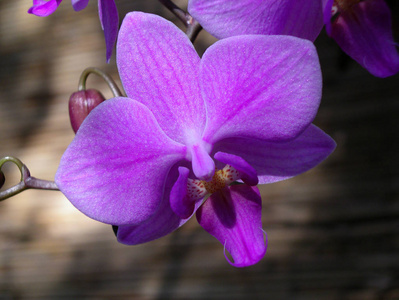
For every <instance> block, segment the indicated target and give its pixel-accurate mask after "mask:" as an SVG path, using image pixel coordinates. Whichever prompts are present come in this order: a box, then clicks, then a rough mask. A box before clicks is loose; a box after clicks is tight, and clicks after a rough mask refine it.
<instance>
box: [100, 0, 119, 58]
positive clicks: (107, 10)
mask: <svg viewBox="0 0 399 300" xmlns="http://www.w3.org/2000/svg"><path fill="white" fill-rule="evenodd" d="M98 15H99V17H100V22H101V27H102V29H103V30H104V37H105V45H106V48H107V55H106V58H107V62H109V60H110V58H111V55H112V50H113V48H114V46H115V43H116V38H117V36H118V25H119V17H118V9H117V8H116V4H115V1H114V0H98Z"/></svg>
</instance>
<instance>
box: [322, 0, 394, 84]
mask: <svg viewBox="0 0 399 300" xmlns="http://www.w3.org/2000/svg"><path fill="white" fill-rule="evenodd" d="M323 2H325V5H324V23H325V24H326V30H327V33H328V35H329V36H331V37H332V38H333V39H334V40H335V41H336V42H337V44H338V45H339V46H340V47H341V49H342V50H343V51H344V52H345V53H347V54H348V55H349V56H350V57H352V58H353V59H354V60H355V61H357V62H358V63H359V64H360V65H361V66H362V67H363V68H365V69H366V70H368V71H369V72H370V73H371V74H373V75H374V76H377V77H388V76H392V75H394V74H396V73H397V72H399V53H398V51H397V50H396V44H395V42H394V40H393V36H392V24H391V12H390V10H389V7H388V6H387V4H386V3H385V2H384V0H365V1H361V0H323Z"/></svg>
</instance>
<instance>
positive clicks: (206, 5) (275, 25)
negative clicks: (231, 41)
mask: <svg viewBox="0 0 399 300" xmlns="http://www.w3.org/2000/svg"><path fill="white" fill-rule="evenodd" d="M188 11H189V13H190V14H191V15H192V16H193V17H194V18H195V19H196V20H197V21H198V22H199V23H200V24H201V25H202V27H204V29H205V30H206V31H208V32H209V33H210V34H212V35H214V36H215V37H217V38H219V39H222V38H226V37H230V36H234V35H241V34H271V35H273V34H276V35H281V34H284V35H293V36H297V37H300V38H305V39H308V40H311V41H314V40H315V39H316V37H317V36H318V35H319V33H320V31H321V29H322V28H323V18H322V14H321V11H322V3H321V1H320V0H306V1H305V0H279V1H275V0H241V1H235V0H189V1H188Z"/></svg>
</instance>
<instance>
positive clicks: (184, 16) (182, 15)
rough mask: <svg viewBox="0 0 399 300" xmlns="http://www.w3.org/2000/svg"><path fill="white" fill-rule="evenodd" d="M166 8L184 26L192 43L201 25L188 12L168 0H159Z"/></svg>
mask: <svg viewBox="0 0 399 300" xmlns="http://www.w3.org/2000/svg"><path fill="white" fill-rule="evenodd" d="M159 2H161V3H162V4H163V5H164V6H165V7H166V8H167V9H169V10H170V11H171V12H172V13H173V14H174V15H175V16H176V17H177V18H178V19H179V20H180V21H182V22H183V24H184V26H186V35H187V37H188V38H189V39H190V41H191V42H192V43H193V42H194V41H195V39H196V38H197V36H198V34H199V33H200V31H201V29H202V27H201V25H200V24H199V23H198V22H197V20H195V19H194V18H193V17H192V16H191V15H190V14H189V13H188V12H186V11H184V10H182V9H181V8H180V7H178V6H177V5H176V4H174V3H173V2H172V1H170V0H159Z"/></svg>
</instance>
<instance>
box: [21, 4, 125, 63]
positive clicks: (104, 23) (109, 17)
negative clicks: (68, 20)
mask: <svg viewBox="0 0 399 300" xmlns="http://www.w3.org/2000/svg"><path fill="white" fill-rule="evenodd" d="M61 1H62V0H33V6H32V7H31V8H30V9H29V10H28V13H30V14H34V15H36V16H39V17H47V16H48V15H51V14H52V13H53V12H55V10H56V9H57V8H58V6H59V5H60V4H61ZM88 3H89V0H72V6H73V9H74V10H75V11H80V10H82V9H84V8H86V6H87V4H88ZM98 15H99V17H100V22H101V27H102V29H103V31H104V37H105V45H106V48H107V52H106V58H107V62H109V60H110V58H111V55H112V49H113V48H114V45H115V43H116V37H117V35H118V25H119V17H118V10H117V8H116V5H115V1H114V0H98Z"/></svg>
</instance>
